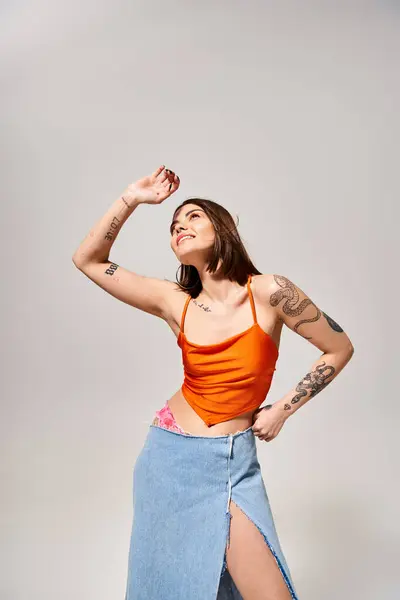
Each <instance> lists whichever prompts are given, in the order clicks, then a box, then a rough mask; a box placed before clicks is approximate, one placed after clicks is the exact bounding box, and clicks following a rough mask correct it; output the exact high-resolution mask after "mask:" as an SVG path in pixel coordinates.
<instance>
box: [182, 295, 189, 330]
mask: <svg viewBox="0 0 400 600" xmlns="http://www.w3.org/2000/svg"><path fill="white" fill-rule="evenodd" d="M190 299H191V295H190V294H188V297H187V298H186V302H185V306H184V307H183V311H182V317H181V333H183V325H184V322H185V316H186V311H187V307H188V305H189V302H190Z"/></svg>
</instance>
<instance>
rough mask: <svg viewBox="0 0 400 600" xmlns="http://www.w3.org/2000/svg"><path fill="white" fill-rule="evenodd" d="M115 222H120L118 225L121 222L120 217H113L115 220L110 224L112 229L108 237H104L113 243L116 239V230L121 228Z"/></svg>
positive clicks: (107, 234)
mask: <svg viewBox="0 0 400 600" xmlns="http://www.w3.org/2000/svg"><path fill="white" fill-rule="evenodd" d="M114 221H118V223H120V222H121V221H120V220H119V219H118V217H113V220H112V221H111V223H110V229H109V230H108V231H107V233H106V235H105V236H104V239H106V240H108V241H109V242H112V240H113V238H114V233H115V230H116V229H118V228H119V225H117V224H116V223H114Z"/></svg>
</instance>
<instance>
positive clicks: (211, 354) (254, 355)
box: [177, 275, 279, 427]
mask: <svg viewBox="0 0 400 600" xmlns="http://www.w3.org/2000/svg"><path fill="white" fill-rule="evenodd" d="M250 282H251V275H249V276H248V279H247V290H248V294H249V299H250V304H251V310H252V312H253V318H254V323H253V325H252V326H251V327H249V329H246V330H245V331H242V332H241V333H238V334H236V335H233V336H232V337H229V338H227V339H226V340H223V341H222V342H218V343H217V344H208V345H199V344H194V343H192V342H189V341H188V340H187V339H186V336H185V334H184V332H183V326H184V321H185V315H186V311H187V308H188V304H189V302H190V300H191V296H190V295H189V296H188V298H187V300H186V302H185V306H184V309H183V312H182V319H181V328H180V331H179V334H178V339H177V343H178V345H179V347H180V348H181V349H182V362H183V367H184V381H183V384H182V387H181V391H182V394H183V396H184V398H185V399H186V401H187V402H188V404H189V405H190V406H191V407H192V408H193V410H194V411H195V412H196V413H197V414H198V415H199V416H200V417H201V418H202V419H203V421H204V422H205V423H206V424H207V425H208V427H210V426H211V425H215V424H216V423H222V422H223V421H228V420H229V419H233V418H235V417H238V416H239V415H241V414H243V413H245V412H247V411H250V410H255V409H257V408H258V407H259V406H260V405H261V404H262V402H263V401H264V400H265V397H266V395H267V393H268V391H269V388H270V386H271V382H272V377H273V375H274V371H275V370H276V368H275V365H276V361H277V359H278V355H279V351H278V347H277V345H276V343H275V342H274V340H273V339H272V338H271V336H270V335H269V334H267V333H265V331H264V330H263V329H262V328H261V327H260V326H259V324H258V323H257V315H256V309H255V305H254V298H253V293H252V291H251V287H250Z"/></svg>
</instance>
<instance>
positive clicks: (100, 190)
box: [0, 0, 400, 600]
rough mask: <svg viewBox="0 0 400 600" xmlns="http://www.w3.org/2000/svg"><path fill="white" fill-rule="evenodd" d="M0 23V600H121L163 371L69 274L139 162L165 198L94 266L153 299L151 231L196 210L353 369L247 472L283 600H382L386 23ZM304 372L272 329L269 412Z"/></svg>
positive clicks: (392, 420) (158, 355)
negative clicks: (235, 230) (162, 169)
mask: <svg viewBox="0 0 400 600" xmlns="http://www.w3.org/2000/svg"><path fill="white" fill-rule="evenodd" d="M0 10H1V35H0V50H1V51H0V68H1V125H2V140H3V144H2V150H1V152H2V161H1V175H2V201H1V211H2V236H1V238H2V246H3V250H2V255H3V269H2V275H3V276H2V293H1V300H2V311H1V312H2V317H3V327H2V332H3V335H2V342H3V343H2V362H1V366H2V400H1V408H2V418H1V446H2V452H1V455H2V460H1V533H2V536H1V537H2V559H1V566H2V577H1V584H0V598H1V600H25V599H26V598H29V599H30V600H50V599H51V600H53V599H54V598H57V600H64V599H65V600H67V599H68V600H70V599H71V598H76V599H82V600H83V599H85V600H91V599H96V600H110V599H113V600H116V599H117V598H119V599H121V600H122V599H123V597H124V593H125V585H126V569H127V560H128V546H129V538H130V528H131V518H132V504H131V503H132V470H133V466H134V463H135V459H136V457H137V455H138V453H139V452H140V450H141V447H142V444H143V442H144V439H145V436H146V433H147V429H148V426H149V424H150V423H151V420H152V418H153V415H154V412H155V411H156V410H157V409H158V408H160V407H161V406H163V405H164V403H165V401H166V399H167V398H169V397H170V396H171V395H172V394H173V393H174V392H175V391H176V390H177V389H178V387H179V386H180V385H181V382H182V364H181V355H180V349H179V347H178V346H177V344H176V340H175V338H174V336H173V334H172V331H170V329H169V328H168V326H166V324H165V323H164V322H163V321H161V320H160V319H157V318H153V317H152V316H151V315H148V314H147V313H143V312H140V311H138V310H135V309H133V308H131V307H129V306H127V305H125V304H123V303H121V302H118V301H116V300H115V299H114V298H113V297H111V296H110V295H107V294H106V293H105V292H103V291H102V290H101V289H100V288H99V287H97V286H96V285H95V284H93V283H92V282H91V281H90V280H89V279H87V278H86V277H85V276H84V275H83V274H82V273H80V272H79V271H78V270H77V269H76V268H75V266H74V265H73V263H72V260H71V259H72V254H73V253H74V251H75V250H76V248H77V246H78V245H79V243H80V241H81V240H82V239H83V238H84V237H85V236H86V234H87V233H88V232H89V230H90V228H91V227H92V226H93V225H94V224H95V223H96V221H97V220H98V219H99V218H100V217H101V216H102V215H103V213H104V212H105V211H106V210H107V209H108V208H109V206H110V205H111V204H112V203H113V202H114V200H115V199H116V198H117V197H118V196H119V195H120V194H121V193H122V191H123V190H124V189H125V188H126V186H127V185H128V184H129V183H130V182H132V181H134V180H135V179H138V178H139V177H142V176H144V175H147V174H149V173H151V172H152V171H153V170H154V169H155V168H156V167H157V166H158V165H160V164H166V165H167V167H170V168H171V169H173V170H175V171H176V172H177V173H178V174H179V175H180V177H181V181H182V185H181V188H180V190H179V191H178V192H177V194H175V195H174V196H172V197H171V198H170V199H168V200H167V201H165V202H164V203H163V204H162V205H160V206H150V205H146V206H141V207H139V208H138V209H137V210H136V211H135V212H134V213H133V215H132V216H131V217H130V219H129V220H128V221H127V223H126V224H125V225H124V228H123V230H122V231H121V233H120V234H119V237H118V239H117V241H116V242H115V244H114V247H113V249H112V251H111V254H110V257H111V259H112V260H115V261H116V262H118V263H119V264H121V265H123V266H124V267H126V268H128V269H131V270H133V271H135V272H137V273H140V274H144V275H148V276H153V277H159V278H161V279H163V278H164V277H166V278H168V279H171V280H174V279H175V274H176V271H177V269H178V266H179V265H178V263H177V261H176V257H175V256H174V254H173V253H172V251H171V249H170V247H169V231H168V229H169V224H170V221H171V217H172V213H173V211H174V208H175V207H176V206H177V205H178V204H179V202H181V201H182V200H183V199H185V197H187V196H194V195H200V196H203V197H206V198H211V199H213V200H215V201H216V202H219V203H221V204H223V205H224V206H225V207H226V208H227V209H228V210H229V211H230V212H231V213H232V215H233V216H234V217H236V216H237V217H238V218H239V232H240V234H241V235H242V238H243V241H244V243H245V245H246V247H247V249H248V251H249V253H250V255H251V257H252V259H253V260H254V262H255V264H256V266H257V267H258V269H259V270H260V271H261V272H265V273H266V272H270V273H280V274H282V275H285V276H286V277H289V278H290V279H291V280H292V281H293V282H295V283H296V284H297V285H299V286H300V287H301V288H302V289H303V290H304V291H305V292H306V293H307V294H308V295H309V296H310V297H311V299H312V300H313V301H314V302H315V303H316V304H317V305H318V306H319V307H320V308H321V309H322V310H324V311H325V312H326V313H327V314H329V315H330V316H331V317H332V318H333V319H335V320H336V321H337V322H338V323H339V324H340V325H341V326H342V327H343V328H344V330H345V331H346V332H347V334H348V335H349V337H350V339H351V340H352V342H353V344H354V347H355V353H354V356H353V358H352V360H351V362H350V363H349V364H348V365H347V366H346V368H345V369H344V370H343V371H342V373H340V374H339V376H338V377H337V379H336V380H335V381H334V382H333V383H332V384H331V385H330V386H329V387H328V388H327V389H325V390H324V391H323V392H321V393H320V394H319V395H317V396H316V397H315V398H313V399H312V400H311V401H310V402H308V403H307V404H306V405H305V406H304V407H303V408H301V409H300V410H299V411H297V412H296V414H295V415H294V416H293V417H292V418H291V419H289V420H288V421H287V423H286V424H285V427H284V428H283V429H282V431H281V432H280V434H279V435H278V436H277V438H276V439H275V440H273V441H272V442H270V443H266V442H261V441H257V445H258V446H257V447H258V453H259V459H260V462H261V465H262V470H263V476H264V479H265V483H266V486H267V490H268V494H269V497H270V501H271V506H272V509H273V512H274V515H275V520H276V526H277V529H278V533H279V536H280V539H281V543H282V547H283V550H284V553H285V555H286V558H287V561H288V563H289V567H290V569H291V572H292V576H293V579H294V582H295V585H296V587H297V591H298V594H299V598H301V600H321V598H324V600H342V599H343V598H352V599H353V600H361V599H362V600H375V599H377V598H379V600H392V599H393V600H394V599H395V598H398V597H399V595H400V582H399V574H398V557H399V547H400V546H399V538H400V519H399V512H398V505H399V494H398V456H399V447H398V428H399V418H398V417H399V401H398V386H397V374H398V358H399V352H398V339H399V338H398V325H397V323H398V315H397V312H398V304H399V286H398V267H397V263H396V261H395V254H396V243H395V242H396V238H398V222H397V219H398V209H397V203H398V198H399V192H400V185H399V176H398V170H397V169H398V163H399V134H400V128H399V102H400V94H399V91H400V86H399V50H400V5H399V3H398V2H395V1H389V0H383V1H381V2H378V1H376V2H373V1H368V0H366V1H364V2H362V1H355V0H348V1H346V2H336V1H331V2H326V1H322V2H312V1H310V0H308V1H306V0H303V1H302V2H297V1H295V0H293V1H290V2H289V1H285V0H283V1H282V0H280V1H276V2H268V1H264V2H261V1H258V2H257V1H252V0H247V1H246V2H245V1H244V0H242V1H238V0H231V1H230V2H227V1H219V2H216V1H214V2H211V1H210V0H202V1H201V2H200V1H198V2H189V1H187V2H183V1H178V0H171V1H170V2H168V3H166V2H161V1H154V0H146V1H118V0H112V1H111V0H109V1H108V2H104V1H103V2H101V1H99V0H96V1H94V0H92V1H79V2H77V1H76V0H69V1H68V2H66V1H65V2H50V1H49V0H47V1H44V0H40V1H37V2H34V3H33V2H24V1H22V0H14V2H12V3H3V4H2V7H1V9H0ZM396 167H397V169H396ZM319 356H320V352H319V351H316V349H315V347H314V346H312V345H311V344H308V343H307V341H306V340H304V339H303V338H301V337H300V336H297V335H296V334H294V333H293V332H291V331H290V330H288V329H287V328H284V331H283V336H282V342H281V355H280V358H279V362H278V365H277V371H276V373H275V378H274V382H273V385H272V387H271V390H270V394H269V396H268V400H269V402H275V401H277V400H279V399H280V398H281V397H282V396H283V395H284V394H286V393H287V392H288V391H289V390H290V389H291V388H292V387H293V386H294V385H296V384H297V383H298V381H299V380H300V379H301V378H302V377H303V376H304V375H305V374H306V373H307V372H308V371H309V368H310V366H311V365H312V363H313V362H314V360H316V359H317V358H318V357H319ZM159 526H160V527H162V523H159ZM149 600H150V599H149ZM195 600H197V599H195ZM199 600H200V599H199Z"/></svg>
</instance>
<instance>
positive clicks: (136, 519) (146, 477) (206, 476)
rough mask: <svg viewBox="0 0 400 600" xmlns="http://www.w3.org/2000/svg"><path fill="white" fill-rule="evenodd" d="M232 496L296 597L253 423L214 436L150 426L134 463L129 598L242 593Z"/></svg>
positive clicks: (232, 598)
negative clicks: (232, 551) (233, 555)
mask: <svg viewBox="0 0 400 600" xmlns="http://www.w3.org/2000/svg"><path fill="white" fill-rule="evenodd" d="M231 499H232V500H233V502H235V503H236V504H237V505H238V506H239V508H240V509H241V510H242V511H243V512H244V513H245V514H246V515H247V517H248V518H249V519H250V520H251V521H252V522H253V523H254V524H255V525H256V527H257V528H258V529H259V531H260V532H261V533H262V535H263V537H264V539H265V542H266V543H267V544H268V546H269V548H270V550H271V552H272V554H273V556H274V557H275V560H276V562H277V564H278V566H279V569H280V571H281V573H282V576H283V578H284V580H285V582H286V584H287V587H288V590H289V591H290V594H291V597H292V598H294V599H295V600H298V596H297V593H296V591H295V588H294V585H293V581H292V577H291V574H290V571H289V568H288V565H287V564H286V560H285V557H284V554H283V552H282V548H281V546H280V543H279V539H278V535H277V532H276V529H275V525H274V520H273V515H272V512H271V508H270V504H269V499H268V496H267V491H266V489H265V485H264V481H263V478H262V475H261V470H260V464H259V462H258V459H257V448H256V438H255V436H254V433H253V430H252V427H251V426H250V427H248V428H247V429H245V430H243V431H239V432H237V433H231V434H225V435H218V436H214V437H208V436H196V435H191V434H188V435H186V434H184V433H178V432H176V431H172V430H169V429H165V428H163V427H159V426H158V425H150V427H149V431H148V434H147V437H146V439H145V442H144V445H143V448H142V450H141V451H140V454H139V456H138V457H137V459H136V462H135V466H134V470H133V524H132V531H131V538H130V547H129V557H128V578H127V586H126V595H125V600H188V599H191V600H192V599H193V600H243V597H242V596H241V594H240V593H239V591H238V589H237V588H236V586H235V584H234V582H233V580H232V578H231V576H230V574H229V571H228V569H227V564H226V547H227V544H229V529H230V520H231V514H230V511H229V502H230V500H231Z"/></svg>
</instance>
